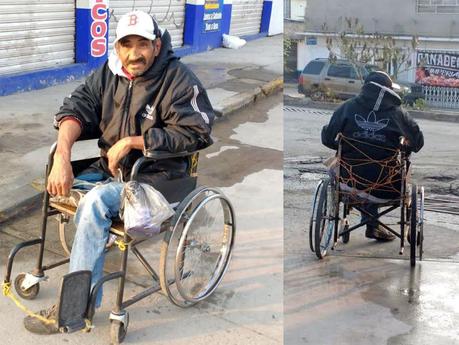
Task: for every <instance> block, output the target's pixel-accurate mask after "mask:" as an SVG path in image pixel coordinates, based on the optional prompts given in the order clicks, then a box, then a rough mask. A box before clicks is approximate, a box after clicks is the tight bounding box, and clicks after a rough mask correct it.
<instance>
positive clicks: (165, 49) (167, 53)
mask: <svg viewBox="0 0 459 345" xmlns="http://www.w3.org/2000/svg"><path fill="white" fill-rule="evenodd" d="M176 59H178V57H176V56H175V55H174V51H173V50H172V44H171V35H170V34H169V31H167V30H163V29H161V51H160V52H159V55H158V56H157V57H156V58H155V61H154V62H153V65H151V67H150V68H149V69H148V70H147V71H146V72H145V73H144V74H142V75H141V76H140V77H138V78H143V79H151V78H154V77H156V76H158V75H159V74H161V72H162V71H164V69H165V67H166V66H167V65H168V64H169V62H170V61H171V60H176ZM108 67H109V68H110V71H112V73H113V74H114V75H119V76H121V77H124V78H127V76H126V74H125V73H124V71H123V69H122V67H123V65H122V64H121V60H120V59H119V57H118V54H117V53H116V50H115V48H113V49H112V52H111V54H110V56H109V58H108Z"/></svg>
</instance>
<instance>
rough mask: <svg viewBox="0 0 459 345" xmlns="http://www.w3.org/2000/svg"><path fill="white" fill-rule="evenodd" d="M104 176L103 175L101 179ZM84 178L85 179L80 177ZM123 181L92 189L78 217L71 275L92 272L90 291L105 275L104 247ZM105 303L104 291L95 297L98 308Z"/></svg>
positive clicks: (114, 215) (78, 210)
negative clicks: (76, 272) (103, 301)
mask: <svg viewBox="0 0 459 345" xmlns="http://www.w3.org/2000/svg"><path fill="white" fill-rule="evenodd" d="M101 177H102V176H101ZM78 178H79V179H83V180H84V177H83V176H79V177H78ZM122 189H123V184H122V183H120V182H107V183H104V184H100V185H97V186H96V187H94V188H93V189H91V190H90V191H89V192H88V193H87V194H86V195H85V197H84V198H83V199H82V200H81V201H80V204H79V206H78V209H77V212H76V214H75V218H74V221H75V225H76V228H77V231H76V234H75V239H74V240H73V247H72V252H71V255H70V268H69V272H75V271H81V270H89V271H92V281H91V288H92V287H94V285H95V284H96V283H97V281H98V280H99V279H100V278H102V276H103V268H104V261H105V245H106V243H107V240H108V237H109V230H110V227H111V224H112V220H111V219H112V218H113V217H116V216H117V215H118V211H119V208H120V201H121V190H122ZM101 303H102V289H100V290H99V293H98V295H97V298H96V307H100V305H101Z"/></svg>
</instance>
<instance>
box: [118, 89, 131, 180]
mask: <svg viewBox="0 0 459 345" xmlns="http://www.w3.org/2000/svg"><path fill="white" fill-rule="evenodd" d="M133 85H134V81H133V80H130V81H129V86H128V89H127V94H126V102H124V112H123V127H122V128H121V133H120V134H121V135H120V137H121V136H123V138H124V134H125V133H126V134H127V136H129V135H130V134H131V133H130V131H129V108H130V105H131V98H132V87H133ZM125 161H126V157H124V158H123V159H122V160H121V162H120V163H125ZM120 165H121V164H120ZM123 165H124V164H123ZM121 170H122V173H123V181H126V177H127V176H125V175H126V171H125V170H124V169H121Z"/></svg>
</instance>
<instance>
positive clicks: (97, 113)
mask: <svg viewBox="0 0 459 345" xmlns="http://www.w3.org/2000/svg"><path fill="white" fill-rule="evenodd" d="M103 72H104V67H102V68H100V69H99V70H97V71H96V72H94V73H92V74H91V75H90V76H89V77H88V78H87V79H86V81H85V82H84V84H81V85H80V86H78V87H77V88H76V89H75V91H73V92H72V93H71V94H70V95H69V96H68V97H66V98H64V103H63V105H62V106H61V108H60V109H59V111H58V113H57V114H56V115H55V116H54V127H55V128H56V129H57V128H58V127H59V122H60V121H61V120H62V119H64V118H65V117H68V116H70V117H74V118H76V119H77V120H78V121H79V122H80V125H81V128H82V133H81V135H80V138H79V140H82V139H94V138H98V137H99V136H100V129H99V123H100V118H101V111H102V92H103V91H102V78H103Z"/></svg>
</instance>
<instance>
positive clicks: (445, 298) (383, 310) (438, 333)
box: [284, 106, 459, 345]
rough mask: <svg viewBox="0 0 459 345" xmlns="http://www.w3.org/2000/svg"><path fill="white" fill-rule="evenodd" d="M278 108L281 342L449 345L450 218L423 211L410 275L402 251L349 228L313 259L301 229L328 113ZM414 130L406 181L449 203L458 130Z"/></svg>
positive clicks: (453, 242)
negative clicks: (420, 255) (420, 139)
mask: <svg viewBox="0 0 459 345" xmlns="http://www.w3.org/2000/svg"><path fill="white" fill-rule="evenodd" d="M284 109H285V111H284V344H286V345H300V344H320V345H328V344H340V345H368V344H372V345H383V344H390V345H425V344H441V345H451V344H459V331H458V329H459V317H458V315H459V314H458V312H459V309H458V305H459V299H458V295H457V288H456V287H457V283H458V275H457V272H458V269H459V246H458V243H459V226H458V225H457V224H458V223H459V217H458V216H452V215H439V214H437V213H432V212H427V213H426V217H425V218H426V220H425V221H426V224H425V227H424V231H425V240H424V248H425V253H424V257H425V258H424V260H423V261H422V262H418V263H417V265H416V268H415V269H414V270H410V266H409V256H408V253H407V252H409V250H408V249H409V248H406V249H405V254H404V255H403V256H400V255H399V254H398V247H399V243H398V242H397V243H384V244H381V243H376V242H375V241H371V240H367V239H365V238H364V235H363V233H362V232H361V231H359V230H357V231H355V232H352V234H351V240H350V242H349V243H348V244H347V245H344V244H343V243H341V242H340V243H339V244H338V248H337V249H336V250H335V251H334V252H332V253H331V254H330V255H329V256H327V257H326V258H325V259H324V260H321V261H319V260H317V258H316V256H315V254H313V253H312V252H311V251H310V249H309V243H308V239H307V237H308V235H307V232H304V230H305V229H306V227H307V224H308V221H309V214H310V206H311V199H312V193H313V191H314V189H315V186H316V184H317V182H318V181H319V180H320V178H322V177H323V176H324V173H325V167H324V166H323V165H322V163H321V162H322V161H323V160H324V159H325V158H327V157H328V156H330V155H332V154H333V152H332V151H331V150H328V149H327V148H325V147H323V146H322V145H321V143H320V130H321V128H322V126H323V125H324V124H326V123H328V121H329V119H330V116H331V112H330V111H327V110H318V109H307V108H297V107H288V106H286V107H284ZM418 123H419V125H420V126H421V128H422V129H423V131H424V135H425V141H426V145H425V147H424V149H423V150H422V151H421V152H420V153H419V154H416V155H414V156H413V157H412V162H413V164H414V180H415V181H416V182H417V183H418V184H422V185H424V186H425V187H426V195H427V196H431V197H432V196H433V197H437V198H438V197H440V196H442V197H452V195H451V194H448V193H453V194H455V195H456V196H457V192H456V190H457V189H456V186H457V184H456V183H457V182H456V181H457V179H458V176H459V159H458V158H459V157H458V153H457V145H455V144H454V145H453V143H455V142H457V132H458V131H459V125H457V124H452V123H445V122H434V121H425V120H419V121H418ZM455 146H456V147H455ZM394 215H398V213H394ZM353 217H354V218H356V219H358V216H357V215H354V216H353ZM388 222H389V223H392V224H394V223H395V222H396V219H395V218H388Z"/></svg>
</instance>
